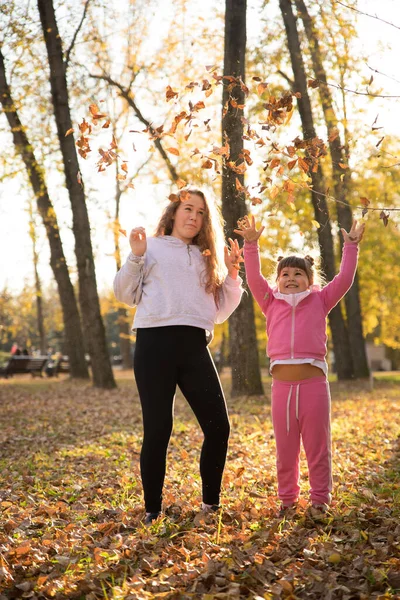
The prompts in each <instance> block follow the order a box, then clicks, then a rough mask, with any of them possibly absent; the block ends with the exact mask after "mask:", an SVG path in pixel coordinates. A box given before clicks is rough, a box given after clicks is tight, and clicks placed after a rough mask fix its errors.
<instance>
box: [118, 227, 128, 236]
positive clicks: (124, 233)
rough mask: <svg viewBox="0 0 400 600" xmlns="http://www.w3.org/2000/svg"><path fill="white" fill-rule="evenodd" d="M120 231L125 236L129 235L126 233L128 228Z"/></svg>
mask: <svg viewBox="0 0 400 600" xmlns="http://www.w3.org/2000/svg"><path fill="white" fill-rule="evenodd" d="M118 231H119V233H121V234H122V235H124V236H125V237H127V234H126V229H118Z"/></svg>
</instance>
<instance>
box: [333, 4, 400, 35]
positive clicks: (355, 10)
mask: <svg viewBox="0 0 400 600" xmlns="http://www.w3.org/2000/svg"><path fill="white" fill-rule="evenodd" d="M336 4H341V5H342V6H344V7H345V8H349V9H350V10H354V12H357V13H358V14H360V15H364V16H366V17H371V19H376V20H377V21H382V23H386V25H391V27H395V28H396V29H400V27H399V26H398V25H394V23H391V22H390V21H385V19H381V18H380V17H377V16H376V15H370V14H368V13H366V12H363V11H362V10H359V9H358V8H354V7H353V6H349V5H348V4H345V3H344V2H340V0H336Z"/></svg>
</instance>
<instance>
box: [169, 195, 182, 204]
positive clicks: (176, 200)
mask: <svg viewBox="0 0 400 600" xmlns="http://www.w3.org/2000/svg"><path fill="white" fill-rule="evenodd" d="M168 200H170V201H171V202H179V196H177V195H176V194H170V195H169V196H168Z"/></svg>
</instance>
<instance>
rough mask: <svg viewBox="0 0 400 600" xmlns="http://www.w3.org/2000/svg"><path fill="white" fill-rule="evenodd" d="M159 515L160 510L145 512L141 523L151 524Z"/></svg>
mask: <svg viewBox="0 0 400 600" xmlns="http://www.w3.org/2000/svg"><path fill="white" fill-rule="evenodd" d="M160 515H161V512H153V513H146V516H145V518H144V521H143V523H144V524H145V525H151V524H152V523H153V521H156V519H158V517H159V516H160Z"/></svg>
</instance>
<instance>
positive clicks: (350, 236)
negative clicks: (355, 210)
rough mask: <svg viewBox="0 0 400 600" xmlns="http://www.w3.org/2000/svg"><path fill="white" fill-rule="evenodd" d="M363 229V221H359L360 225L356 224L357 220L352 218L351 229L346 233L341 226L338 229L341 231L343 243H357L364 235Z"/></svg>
mask: <svg viewBox="0 0 400 600" xmlns="http://www.w3.org/2000/svg"><path fill="white" fill-rule="evenodd" d="M364 229H365V223H361V224H360V225H357V221H356V220H354V221H353V224H352V226H351V229H350V231H349V232H348V233H347V231H346V230H345V229H343V228H342V229H341V230H340V231H341V232H342V235H343V240H344V242H345V243H350V244H359V243H360V242H361V240H362V237H363V235H364Z"/></svg>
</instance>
